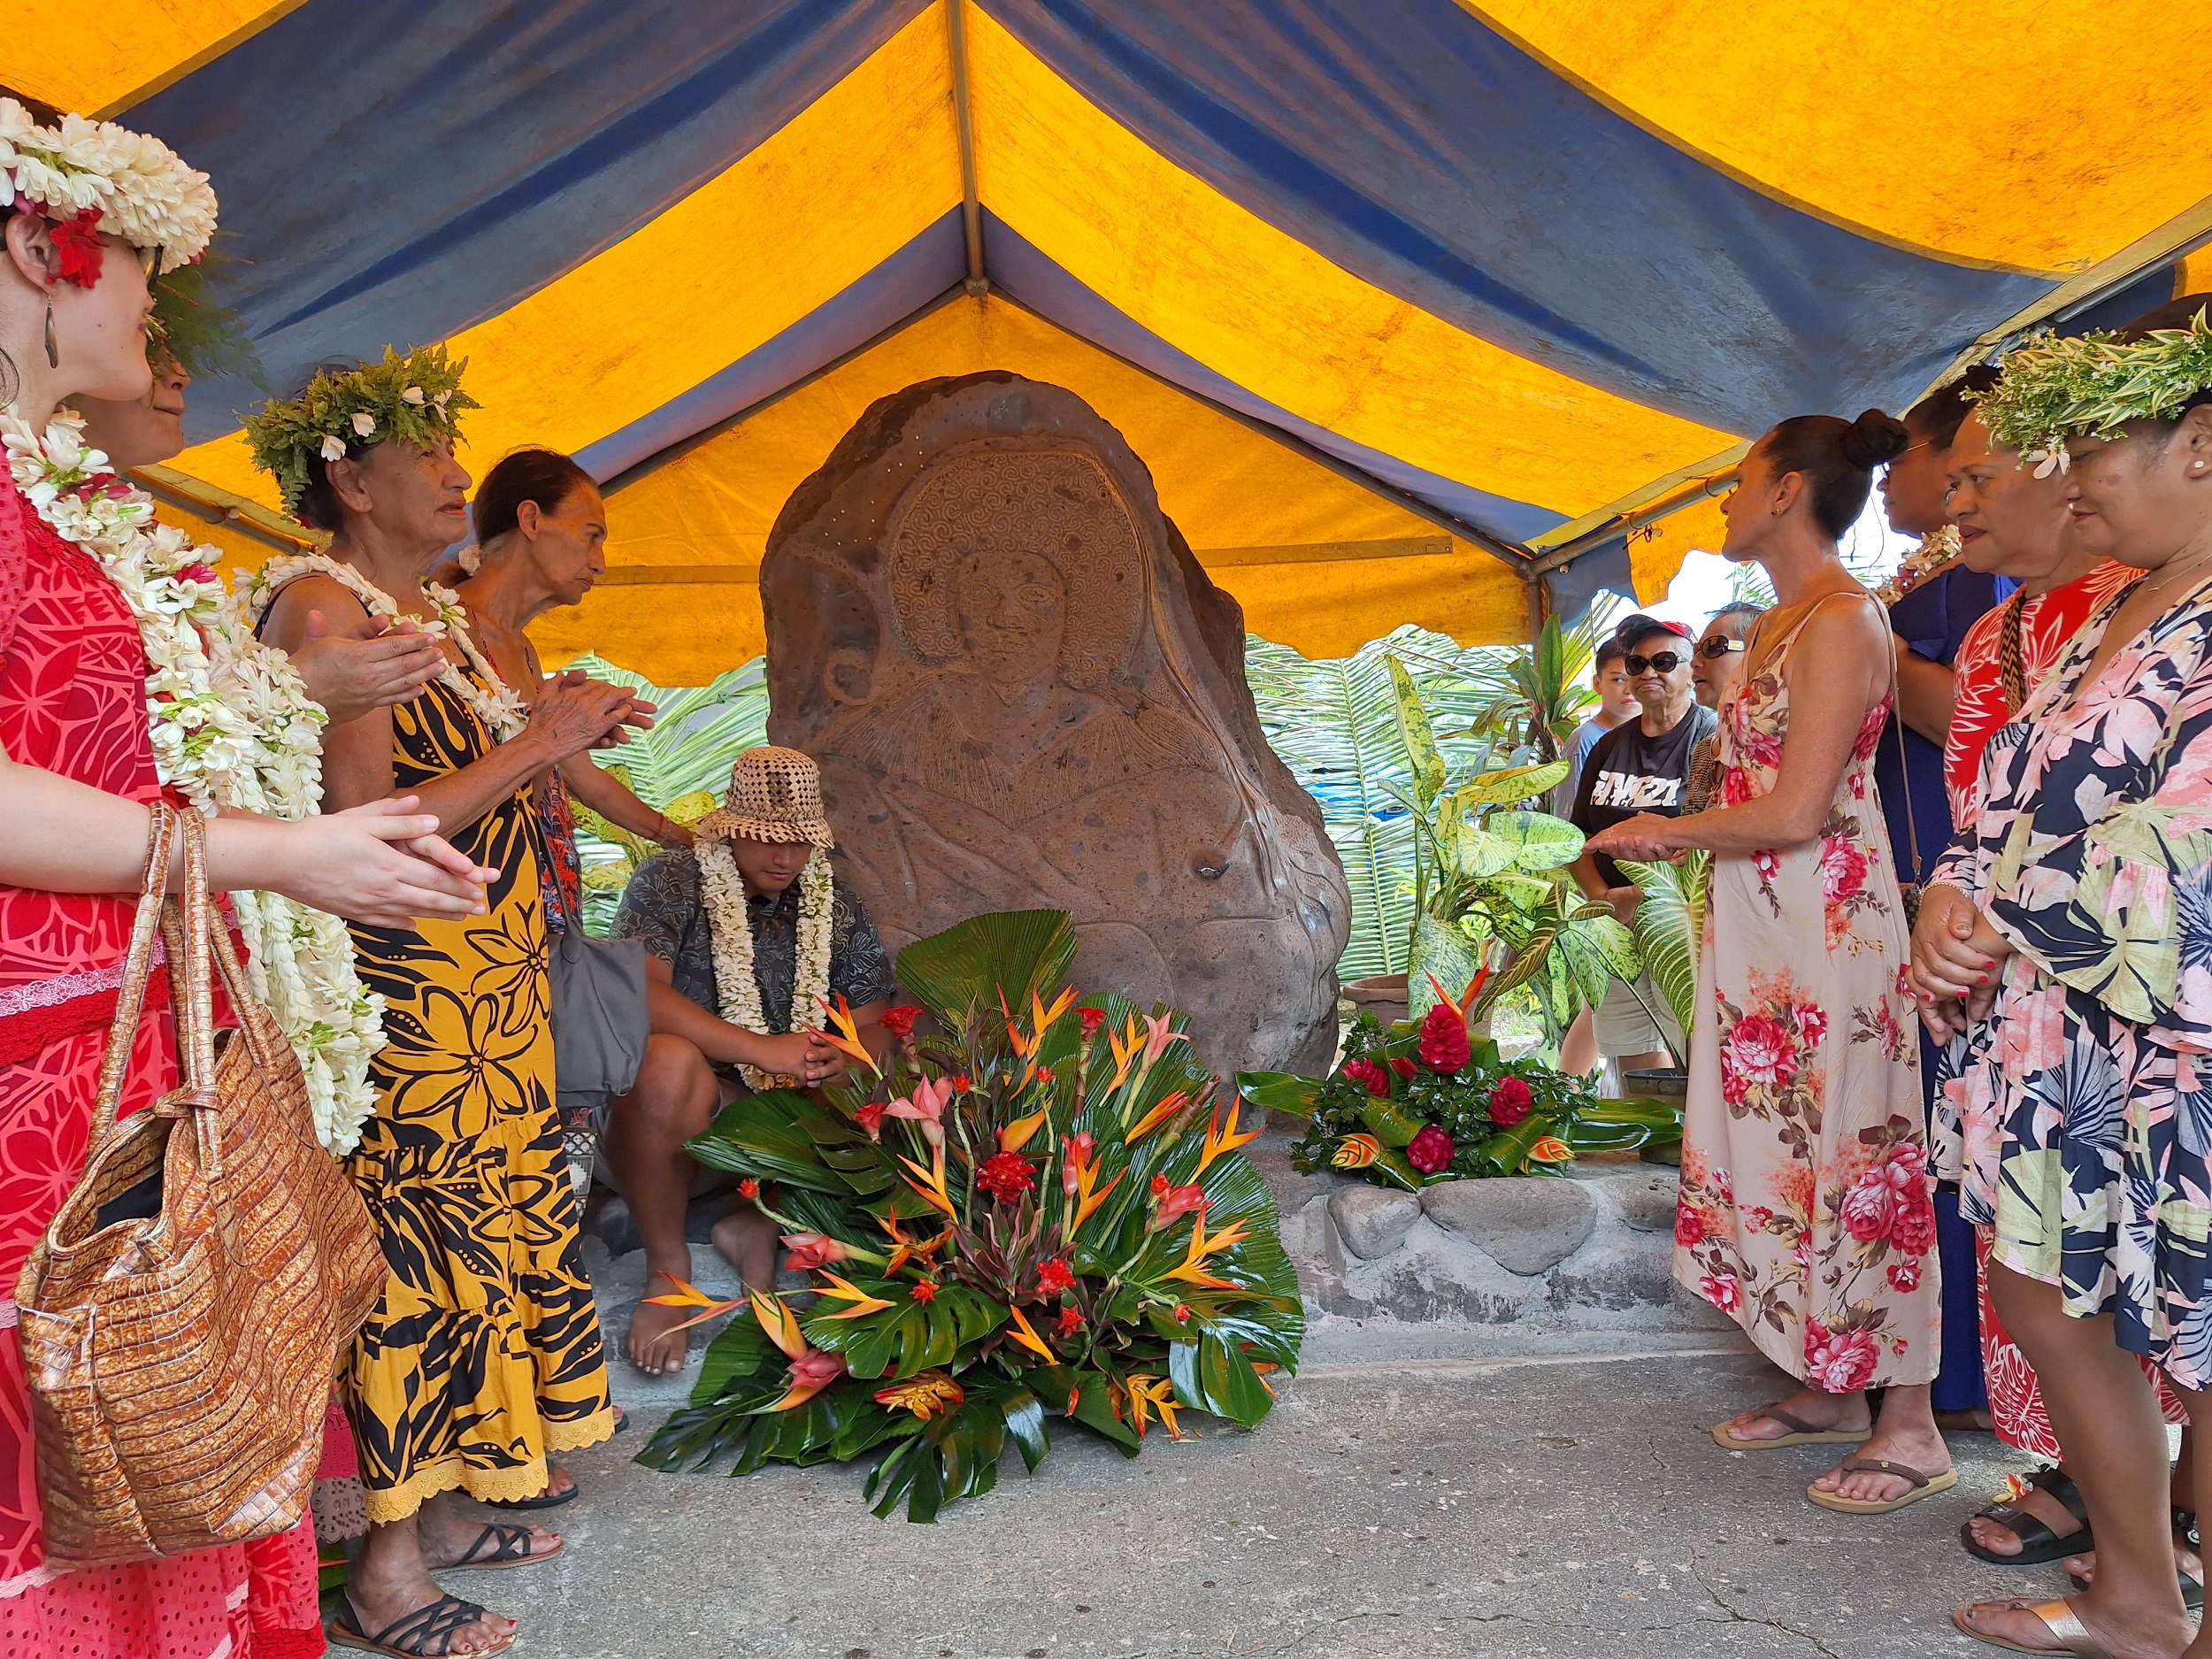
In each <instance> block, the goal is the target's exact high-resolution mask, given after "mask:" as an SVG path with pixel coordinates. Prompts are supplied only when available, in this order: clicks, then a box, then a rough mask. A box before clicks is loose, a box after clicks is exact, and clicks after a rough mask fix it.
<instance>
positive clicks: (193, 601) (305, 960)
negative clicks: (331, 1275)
mask: <svg viewBox="0 0 2212 1659" xmlns="http://www.w3.org/2000/svg"><path fill="white" fill-rule="evenodd" d="M0 442H4V444H5V448H6V452H7V460H8V471H9V474H10V477H11V478H12V480H13V481H14V484H15V487H16V488H18V489H19V490H20V491H21V492H22V493H23V495H25V497H26V498H27V499H28V500H29V501H30V503H31V504H32V505H33V506H35V508H37V509H38V514H39V517H40V518H43V519H44V520H45V521H46V523H47V524H48V525H49V526H51V527H52V529H53V531H54V534H57V535H58V536H60V537H61V538H62V540H64V541H68V542H71V543H73V545H75V546H77V547H81V548H82V549H84V550H85V551H86V552H88V553H89V554H91V555H92V556H93V557H95V558H96V559H97V560H98V561H99V562H100V565H101V566H102V567H103V568H104V570H105V571H106V572H107V573H108V575H109V576H110V577H111V578H112V579H113V580H114V582H115V585H116V586H117V587H118V588H120V589H121V590H122V593H123V596H124V598H125V599H126V600H127V601H128V602H129V603H130V607H131V613H132V615H133V616H134V617H135V618H137V620H138V630H139V637H140V638H141V639H142V641H144V643H145V648H146V660H147V663H148V665H149V667H150V670H151V672H150V673H149V675H148V677H147V680H146V712H147V717H148V722H149V724H150V726H151V728H152V734H153V749H154V768H155V772H156V773H157V776H158V777H159V778H160V780H161V781H162V782H163V783H164V784H166V785H169V786H172V787H175V788H177V789H178V790H180V791H181V792H182V793H183V795H184V796H185V798H186V799H187V800H188V801H190V802H191V803H193V805H195V806H196V807H198V808H199V809H200V810H202V811H204V812H215V811H219V810H222V809H224V808H226V807H228V808H234V809H236V810H241V811H246V812H257V813H260V814H263V815H264V816H266V817H269V818H305V817H306V816H307V815H308V814H309V813H311V812H313V811H314V810H316V809H317V807H318V806H319V804H320V803H321V801H322V793H323V785H322V726H323V723H324V721H325V719H326V716H325V715H324V713H323V711H322V710H321V709H320V708H319V707H318V706H317V705H316V704H315V703H314V702H313V701H312V700H311V699H310V698H309V696H308V695H307V688H306V687H305V686H304V685H303V684H302V683H301V680H300V677H299V674H298V672H297V671H296V670H295V669H294V668H293V667H292V664H291V663H290V661H289V659H288V658H287V657H286V656H285V655H284V653H283V652H281V651H278V650H273V649H269V648H268V647H266V646H264V645H263V644H262V643H261V642H260V641H257V640H256V639H255V638H254V637H253V634H252V631H251V629H250V627H248V626H246V625H245V624H244V622H243V621H242V618H241V617H240V615H239V611H238V608H237V606H236V604H235V603H234V602H233V600H232V598H231V596H230V595H228V594H227V593H226V592H225V591H224V589H223V584H222V579H221V578H220V577H219V576H218V575H217V574H216V573H215V572H214V571H213V570H212V569H211V568H210V567H209V566H208V565H206V564H205V563H204V561H203V557H202V555H201V552H200V550H199V549H197V548H196V547H194V546H193V544H192V541H191V538H189V537H188V536H187V535H186V534H184V533H183V532H182V531H180V530H179V529H177V528H175V527H174V526H170V525H165V524H162V523H160V522H159V521H158V520H157V519H156V518H155V517H154V503H153V499H152V497H150V495H147V494H146V493H145V492H144V491H143V490H140V489H134V488H131V487H129V486H128V485H127V484H125V483H124V482H123V481H122V480H120V479H119V478H117V477H116V476H115V475H114V473H113V472H112V471H111V469H110V467H109V465H108V458H107V457H106V456H104V455H103V454H102V453H101V452H100V451H99V450H97V449H90V448H88V447H87V446H86V444H85V442H84V422H83V420H82V419H81V418H80V417H78V416H76V415H74V414H73V413H71V412H70V411H67V410H63V411H58V412H57V413H56V415H55V416H54V419H53V420H52V422H51V423H50V425H49V426H47V429H46V436H45V438H44V440H43V441H41V439H40V438H39V437H38V435H37V434H35V433H34V432H33V431H32V430H31V428H30V426H28V425H27V424H26V423H25V422H23V421H22V420H19V419H16V418H15V417H14V416H12V415H0ZM231 900H232V903H233V905H234V908H235V909H236V910H237V913H238V920H239V925H240V926H241V928H242V930H243V932H244V933H245V936H246V944H247V953H248V954H247V964H246V969H247V974H248V976H249V978H250V981H251V983H252V986H253V992H254V995H256V996H257V998H259V999H260V1000H261V1002H263V1003H264V1004H265V1005H266V1006H267V1008H268V1009H269V1010H270V1012H271V1013H272V1014H273V1015H274V1016H275V1017H276V1020H277V1023H278V1025H280V1027H281V1028H282V1029H283V1031H284V1033H285V1035H286V1036H287V1037H288V1038H289V1039H290V1040H291V1043H292V1047H293V1048H294V1049H295V1050H296V1052H297V1053H298V1055H299V1058H300V1069H301V1070H302V1071H303V1072H304V1073H305V1075H306V1079H307V1093H308V1099H309V1101H310V1102H311V1104H312V1107H313V1110H314V1115H315V1133H316V1136H317V1138H318V1139H319V1140H320V1141H321V1142H322V1144H323V1145H324V1147H325V1148H327V1149H328V1150H329V1151H331V1152H334V1153H343V1152H346V1151H349V1150H350V1149H351V1148H353V1146H354V1144H355V1143H356V1142H357V1141H359V1140H360V1138H361V1125H362V1123H363V1122H364V1121H365V1119H366V1118H367V1117H368V1115H369V1113H370V1111H371V1110H373V1108H374V1106H375V1103H376V1092H375V1090H373V1088H371V1087H369V1081H368V1071H369V1061H370V1059H371V1058H372V1057H373V1056H374V1055H375V1053H376V1051H377V1050H378V1049H380V1048H382V1047H383V1046H384V1002H383V999H382V998H381V997H380V996H377V995H375V994H374V993H373V992H370V991H367V990H365V989H364V988H363V987H362V985H361V981H360V979H358V977H357V976H356V974H355V972H354V967H353V941H352V940H351V938H350V937H349V936H348V934H347V933H346V925H345V924H344V923H343V922H342V921H341V920H340V919H339V918H336V917H334V916H331V915H327V914H326V913H325V912H323V911H321V910H310V909H309V908H308V907H307V906H305V905H303V904H300V903H297V902H294V901H293V900H291V899H288V898H286V897H284V896H283V895H281V894H276V893H255V892H239V893H234V894H233V895H231Z"/></svg>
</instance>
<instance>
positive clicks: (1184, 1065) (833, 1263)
mask: <svg viewBox="0 0 2212 1659" xmlns="http://www.w3.org/2000/svg"><path fill="white" fill-rule="evenodd" d="M1074 956H1075V930H1074V928H1073V926H1071V923H1070V921H1069V918H1068V917H1067V916H1066V915H1065V914H1064V912H1062V911H1058V910H1026V911H1019V912H1014V913H1010V914H1004V915H994V916H984V917H979V918H975V919H973V920H972V921H968V922H964V923H963V924H961V925H960V926H957V927H954V928H952V929H950V930H949V931H948V932H946V933H940V934H938V935H937V936H935V937H934V938H932V939H926V940H923V941H919V942H918V943H916V944H913V945H910V946H909V947H908V948H907V949H905V950H904V951H902V953H901V954H900V956H899V961H898V974H899V978H900V980H901V981H902V984H903V985H904V986H905V987H907V988H908V990H909V991H910V992H911V993H912V994H913V995H914V996H915V997H916V998H917V999H918V1001H919V1002H920V1003H921V1004H922V1010H893V1011H892V1012H893V1017H892V1018H887V1021H886V1024H887V1026H889V1027H890V1028H892V1029H893V1030H894V1032H895V1033H897V1035H898V1039H899V1041H898V1047H897V1048H896V1049H895V1052H894V1053H893V1054H892V1055H891V1056H890V1057H889V1059H888V1061H887V1064H884V1065H883V1066H882V1067H881V1069H878V1066H877V1064H876V1062H875V1060H874V1059H873V1058H872V1056H870V1055H869V1053H868V1051H867V1049H866V1048H864V1047H863V1046H861V1045H860V1043H859V1042H858V1041H857V1034H856V1033H855V1032H854V1031H853V1030H852V1029H851V1024H850V1017H849V1014H846V1013H845V1012H844V1010H832V1011H831V1014H830V1020H829V1024H830V1025H831V1027H832V1032H831V1035H832V1037H833V1041H836V1042H837V1043H838V1044H839V1046H841V1048H844V1049H845V1051H846V1052H847V1053H848V1054H849V1055H850V1056H852V1061H853V1064H852V1072H853V1076H854V1079H856V1080H855V1081H854V1082H853V1083H851V1084H850V1085H849V1086H845V1087H835V1088H831V1089H828V1090H826V1091H824V1092H823V1093H822V1094H820V1095H819V1096H817V1097H809V1096H807V1095H803V1094H794V1093H789V1092H784V1091H777V1092H770V1093H765V1094H751V1095H747V1096H744V1097H742V1098H741V1099H740V1100H738V1101H737V1102H734V1103H733V1104H732V1105H731V1106H729V1107H728V1108H727V1109H726V1110H724V1111H723V1112H722V1114H721V1115H720V1116H719V1117H718V1118H717V1119H716V1120H715V1122H714V1125H713V1126H712V1127H711V1128H710V1129H709V1130H708V1131H707V1133H705V1134H703V1135H702V1136H700V1137H699V1138H698V1139H697V1140H695V1141H692V1142H691V1143H690V1146H691V1151H692V1154H693V1156H695V1157H697V1158H698V1159H699V1161H700V1162H701V1163H703V1164H709V1165H710V1166H712V1167H714V1168H717V1169H722V1170H727V1171H732V1172H733V1173H735V1174H737V1175H739V1176H741V1177H742V1178H743V1180H742V1185H741V1190H742V1191H744V1192H745V1193H746V1194H749V1195H750V1196H752V1197H753V1198H754V1199H755V1200H756V1202H758V1203H759V1204H760V1206H761V1208H762V1209H763V1210H764V1211H765V1212H766V1213H767V1214H769V1215H770V1216H771V1217H773V1218H774V1219H775V1220H777V1221H778V1222H780V1224H781V1225H783V1227H784V1228H785V1229H786V1231H785V1235H784V1243H785V1245H786V1247H787V1250H788V1252H789V1254H788V1255H787V1257H786V1264H787V1267H796V1268H801V1269H803V1270H806V1271H810V1272H811V1273H812V1275H813V1278H814V1282H813V1284H812V1285H810V1286H809V1288H808V1289H807V1290H806V1291H804V1292H793V1293H787V1294H772V1293H764V1292H756V1293H754V1294H751V1295H750V1296H749V1297H747V1298H745V1299H744V1300H742V1301H740V1302H713V1301H711V1300H710V1299H709V1298H707V1297H705V1296H703V1295H702V1294H699V1293H698V1292H696V1291H694V1290H692V1289H691V1288H690V1287H689V1286H677V1287H676V1289H675V1291H674V1293H673V1294H671V1295H669V1296H668V1297H666V1298H664V1300H666V1301H670V1302H677V1303H687V1302H688V1303H692V1304H695V1305H697V1306H699V1307H700V1308H701V1310H702V1312H701V1314H700V1316H699V1317H701V1318H710V1317H717V1316H718V1315H720V1314H722V1313H725V1312H731V1311H734V1314H735V1317H733V1319H732V1320H731V1321H730V1323H729V1325H728V1326H727V1327H726V1329H725V1330H724V1331H723V1332H722V1333H720V1334H719V1335H718V1336H717V1337H716V1338H715V1339H714V1340H713V1342H712V1343H711V1344H710V1347H709V1348H708V1350H707V1355H706V1361H705V1364H704V1367H703V1371H702V1374H701V1376H700V1379H699V1381H698V1384H697V1386H696V1387H695V1389H694V1390H693V1394H692V1404H691V1407H690V1409H687V1410H684V1411H680V1412H677V1413H676V1414H675V1415H674V1416H672V1417H671V1418H670V1419H669V1420H668V1422H667V1424H666V1425H664V1426H663V1428H662V1429H661V1430H660V1432H658V1433H657V1434H656V1435H655V1436H654V1437H653V1439H652V1440H651V1442H650V1443H649V1445H647V1447H646V1448H645V1449H644V1451H643V1452H642V1453H641V1455H640V1457H639V1460H638V1461H639V1462H641V1463H647V1464H649V1465H650V1466H652V1467H654V1468H657V1469H662V1470H666V1471H678V1470H685V1469H695V1468H705V1467H707V1466H709V1465H711V1464H714V1463H718V1462H722V1461H727V1462H728V1463H729V1464H730V1466H731V1471H732V1472H733V1473H734V1474H748V1473H750V1472H752V1471H755V1470H757V1469H759V1468H760V1467H762V1466H763V1465H764V1464H765V1463H772V1462H781V1463H824V1462H831V1461H835V1462H848V1461H850V1460H853V1459H856V1458H859V1457H863V1456H867V1455H876V1456H877V1462H876V1463H875V1466H874V1468H873V1469H872V1471H871V1472H870V1474H869V1476H868V1481H867V1488H866V1490H867V1494H868V1496H869V1497H870V1498H872V1500H874V1502H875V1507H876V1512H877V1513H878V1514H879V1515H886V1516H887V1515H888V1514H890V1513H891V1511H892V1510H893V1509H896V1508H898V1507H899V1506H900V1505H901V1504H903V1505H904V1506H905V1509H906V1515H907V1518H908V1519H910V1520H914V1521H928V1520H933V1519H934V1518H935V1517H936V1515H937V1512H938V1510H939V1509H940V1508H941V1506H942V1505H944V1504H946V1503H949V1502H953V1501H954V1500H956V1499H958V1498H964V1497H969V1496H973V1495H976V1494H981V1493H985V1492H988V1491H990V1490H991V1489H992V1487H993V1486H995V1484H996V1482H997V1479H998V1460H999V1455H1000V1453H1001V1451H1002V1449H1003V1448H1004V1446H1005V1443H1006V1441H1007V1440H1009V1439H1010V1440H1013V1442H1014V1444H1015V1446H1016V1447H1017V1448H1018V1450H1019V1451H1020V1453H1021V1455H1022V1458H1023V1460H1024V1462H1025V1463H1026V1464H1027V1466H1028V1467H1029V1468H1030V1469H1031V1470H1032V1471H1033V1470H1035V1468H1036V1467H1037V1465H1038V1463H1040V1462H1041V1460H1042V1459H1043V1457H1044V1455H1045V1454H1046V1452H1047V1450H1048V1448H1049V1445H1050V1434H1049V1430H1048V1424H1049V1423H1050V1421H1051V1419H1052V1418H1053V1417H1061V1418H1064V1419H1071V1420H1072V1421H1074V1422H1076V1423H1078V1424H1080V1425H1083V1427H1084V1428H1086V1429H1087V1430H1089V1431H1090V1432H1094V1433H1096V1434H1098V1435H1100V1436H1102V1437H1103V1438H1104V1439H1105V1440H1108V1441H1109V1442H1110V1443H1111V1444H1112V1445H1114V1446H1115V1447H1117V1448H1119V1449H1120V1450H1121V1451H1122V1452H1123V1453H1124V1454H1125V1455H1129V1456H1132V1457H1133V1456H1135V1455H1137V1453H1138V1451H1139V1450H1140V1448H1141V1447H1142V1446H1143V1444H1144V1440H1145V1438H1146V1435H1147V1433H1148V1432H1149V1431H1151V1430H1152V1429H1154V1428H1155V1427H1157V1428H1158V1429H1160V1430H1163V1431H1164V1432H1166V1433H1168V1434H1170V1435H1171V1436H1173V1437H1175V1438H1178V1439H1179V1438H1181V1437H1182V1436H1183V1435H1184V1433H1186V1432H1187V1430H1186V1429H1185V1427H1184V1425H1183V1424H1182V1422H1181V1419H1180V1416H1179V1414H1180V1413H1182V1412H1184V1411H1202V1412H1208V1413H1211V1414H1212V1415H1214V1416H1216V1417H1223V1418H1226V1419H1227V1420H1229V1421H1230V1422H1232V1423H1234V1424H1236V1425H1240V1426H1242V1427H1245V1428H1250V1427H1252V1426H1254V1425H1256V1424H1257V1423H1258V1422H1259V1421H1260V1420H1261V1419H1262V1418H1263V1417H1265V1416H1266V1415H1267V1413H1268V1411H1269V1409H1270V1408H1271V1406H1272V1404H1273V1403H1274V1396H1273V1394H1272V1392H1271V1387H1270V1385H1269V1382H1268V1377H1269V1374H1270V1373H1277V1374H1287V1373H1288V1372H1290V1371H1292V1370H1293V1369H1294V1367H1295V1365H1296V1363H1297V1359H1298V1348H1299V1344H1300V1342H1301V1341H1302V1339H1303V1336H1304V1333H1305V1320H1304V1317H1303V1315H1302V1311H1301V1302H1300V1299H1299V1291H1298V1279H1297V1274H1296V1272H1295V1271H1294V1270H1293V1268H1292V1266H1291V1263H1290V1259H1289V1257H1288V1256H1286V1254H1285V1252H1284V1249H1283V1246H1282V1241H1281V1238H1280V1236H1279V1231H1278V1227H1277V1219H1276V1213H1275V1203H1274V1200H1273V1198H1272V1196H1271V1194H1270V1193H1269V1190H1268V1186H1267V1182H1266V1181H1265V1179H1263V1177H1262V1176H1261V1174H1260V1172H1259V1171H1258V1170H1257V1169H1256V1168H1255V1167H1254V1166H1253V1165H1252V1164H1251V1163H1250V1162H1249V1161H1248V1160H1247V1159H1246V1158H1245V1156H1243V1154H1242V1153H1241V1151H1240V1149H1239V1148H1241V1147H1242V1146H1244V1145H1245V1144H1246V1143H1247V1142H1248V1141H1251V1140H1252V1139H1254V1137H1255V1135H1256V1133H1257V1131H1256V1130H1245V1129H1240V1127H1239V1100H1238V1097H1237V1096H1236V1095H1235V1094H1233V1092H1225V1091H1221V1090H1219V1089H1217V1086H1216V1079H1214V1078H1213V1077H1212V1076H1211V1075H1210V1074H1209V1073H1208V1072H1207V1071H1206V1070H1205V1069H1204V1068H1203V1067H1202V1065H1200V1064H1198V1062H1197V1059H1196V1057H1195V1056H1194V1054H1193V1052H1192V1048H1191V1045H1190V1041H1189V1040H1188V1038H1187V1037H1186V1036H1185V1034H1184V1029H1185V1022H1184V1019H1183V1017H1182V1016H1181V1015H1180V1014H1179V1013H1177V1012H1175V1011H1174V1010H1171V1009H1165V1008H1156V1009H1154V1010H1151V1011H1149V1012H1146V1011H1144V1010H1140V1009H1138V1008H1136V1007H1135V1006H1133V1004H1131V1003H1130V1002H1127V1001H1125V999H1123V998H1121V997H1119V996H1114V995H1094V996H1090V997H1079V996H1078V995H1077V994H1076V992H1075V991H1073V990H1072V989H1070V988H1067V987H1065V985H1064V980H1065V979H1066V978H1067V975H1068V972H1069V969H1070V967H1071V964H1072V963H1073V960H1074ZM923 1010H926V1012H927V1013H928V1014H929V1015H930V1016H931V1017H932V1018H933V1023H934V1025H935V1026H936V1027H937V1029H936V1031H935V1032H934V1033H926V1034H916V1033H915V1032H914V1029H913V1021H914V1020H915V1019H916V1018H918V1016H919V1014H920V1013H921V1012H922V1011H923Z"/></svg>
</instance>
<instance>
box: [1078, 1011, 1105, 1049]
mask: <svg viewBox="0 0 2212 1659" xmlns="http://www.w3.org/2000/svg"><path fill="white" fill-rule="evenodd" d="M1075 1019H1076V1023H1077V1024H1078V1025H1080V1026H1081V1027H1082V1028H1083V1041H1085V1042H1088V1041H1090V1040H1091V1039H1092V1038H1094V1037H1095V1036H1097V1035H1098V1028H1099V1027H1100V1026H1101V1025H1104V1024H1105V1023H1106V1010H1104V1009H1102V1008H1079V1009H1077V1010H1075Z"/></svg>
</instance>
